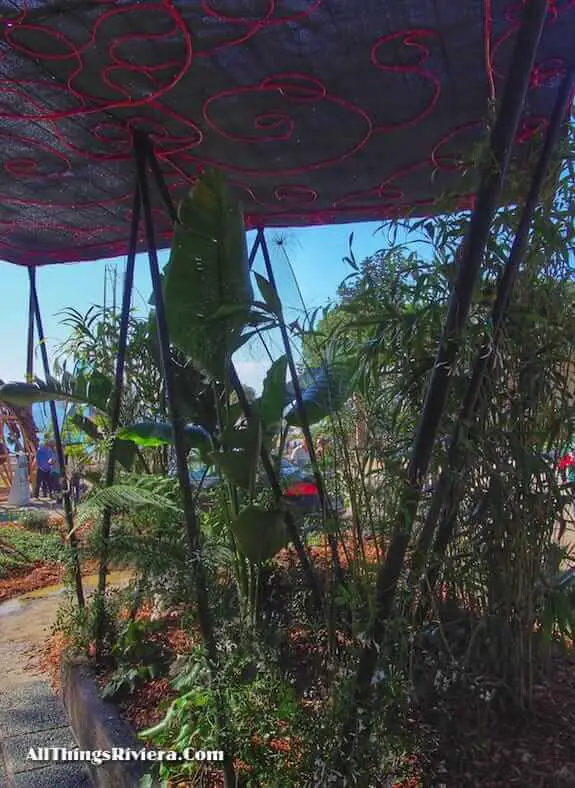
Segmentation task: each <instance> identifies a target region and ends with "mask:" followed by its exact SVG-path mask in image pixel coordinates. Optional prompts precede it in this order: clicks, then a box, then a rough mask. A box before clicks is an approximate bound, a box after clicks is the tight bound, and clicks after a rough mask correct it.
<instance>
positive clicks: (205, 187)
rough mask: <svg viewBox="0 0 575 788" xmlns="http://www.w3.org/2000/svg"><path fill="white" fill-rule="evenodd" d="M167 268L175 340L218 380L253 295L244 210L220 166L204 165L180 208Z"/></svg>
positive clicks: (167, 293)
mask: <svg viewBox="0 0 575 788" xmlns="http://www.w3.org/2000/svg"><path fill="white" fill-rule="evenodd" d="M179 219H180V222H181V223H180V224H177V225H176V227H175V228H174V238H173V243H172V250H171V255H170V261H169V263H168V266H167V267H166V269H165V299H166V312H167V316H168V322H169V326H170V333H171V337H172V340H173V342H174V344H175V345H177V347H178V348H180V350H182V351H183V352H184V353H186V355H188V356H189V357H190V358H191V359H192V360H193V361H194V363H195V364H196V365H197V366H198V367H199V368H200V369H201V370H202V371H205V372H206V373H208V374H209V375H210V376H212V377H214V378H216V379H217V380H224V378H225V373H226V370H227V365H228V362H229V360H230V359H231V356H232V354H233V353H234V351H235V350H236V349H237V347H238V346H239V344H240V341H241V339H240V338H241V334H242V331H243V329H244V327H245V325H246V322H247V320H248V316H249V313H250V308H251V305H252V301H253V293H252V288H251V282H250V272H249V264H248V254H247V246H246V237H245V230H244V222H243V215H242V211H241V208H240V206H239V204H238V203H237V202H235V201H233V200H232V199H231V197H230V195H229V193H228V189H227V186H226V183H225V180H224V177H223V176H222V175H221V173H219V172H215V171H211V170H210V171H206V172H205V173H204V174H203V175H202V176H201V178H200V179H199V180H198V182H197V183H196V185H195V186H194V188H193V189H192V190H191V192H190V193H189V195H188V196H187V197H186V198H185V199H184V200H183V202H182V203H181V205H180V209H179Z"/></svg>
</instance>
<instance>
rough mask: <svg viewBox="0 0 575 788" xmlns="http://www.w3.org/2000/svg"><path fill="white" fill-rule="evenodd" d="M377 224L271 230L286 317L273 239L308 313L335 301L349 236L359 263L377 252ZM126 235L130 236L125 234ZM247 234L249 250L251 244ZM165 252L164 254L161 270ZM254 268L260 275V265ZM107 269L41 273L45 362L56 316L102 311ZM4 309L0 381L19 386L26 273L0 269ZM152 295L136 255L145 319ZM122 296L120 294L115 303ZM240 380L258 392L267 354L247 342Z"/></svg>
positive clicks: (57, 333)
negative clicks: (74, 311)
mask: <svg viewBox="0 0 575 788" xmlns="http://www.w3.org/2000/svg"><path fill="white" fill-rule="evenodd" d="M379 227H380V225H379V224H378V223H363V224H355V225H336V226H330V227H313V228H305V229H293V230H292V229H289V230H282V231H274V230H270V231H269V232H268V233H267V238H268V242H269V243H270V251H271V255H272V262H273V265H274V271H275V275H276V278H277V281H278V287H279V289H280V295H281V297H282V300H283V303H284V308H285V309H286V316H287V318H288V319H289V320H295V319H296V318H297V317H298V316H301V313H302V307H301V302H300V299H299V296H298V293H297V288H296V286H295V282H294V278H293V276H292V273H291V271H290V267H289V265H288V263H287V261H286V258H285V255H284V254H283V252H282V251H281V249H280V248H279V247H278V245H277V244H276V243H274V240H275V239H277V238H278V237H280V238H282V239H284V246H285V249H286V251H287V253H288V256H289V259H290V262H291V264H292V266H293V270H294V273H295V276H296V278H297V281H298V283H299V287H300V289H301V291H302V293H303V296H304V299H305V302H306V306H307V308H308V309H310V308H313V307H316V306H321V305H323V304H325V303H326V302H327V301H328V300H329V299H330V298H333V297H334V296H335V293H336V290H337V287H338V285H339V283H340V282H341V281H342V279H343V278H344V277H345V276H347V275H348V274H349V273H350V270H351V269H350V268H349V267H348V266H347V265H346V264H345V263H344V262H343V260H342V258H343V256H344V255H345V254H347V248H348V238H349V234H350V233H351V232H352V231H353V233H354V243H353V248H354V252H355V256H356V258H357V259H358V260H361V259H363V258H364V257H366V256H367V255H369V254H371V253H373V252H374V251H376V250H377V249H379V248H381V247H382V246H383V244H384V236H383V235H382V234H381V233H378V232H377V231H378V228H379ZM126 231H127V230H126ZM252 237H253V235H252V233H249V235H248V243H249V242H251V240H252ZM166 259H167V252H164V253H162V254H161V257H160V262H161V264H162V265H163V264H164V263H165V261H166ZM107 262H108V265H109V266H110V267H115V268H117V270H118V281H121V278H122V273H123V270H124V266H125V263H126V260H125V258H119V259H116V260H111V261H107ZM255 269H256V270H258V271H261V272H263V264H262V261H261V260H259V259H258V260H257V262H256V265H255ZM104 270H105V262H104V261H96V262H92V263H78V264H76V265H52V266H47V267H42V268H40V269H39V270H38V275H37V287H38V296H39V300H40V307H41V309H42V315H43V320H44V326H45V332H46V338H47V347H48V352H49V354H50V356H52V355H53V353H54V352H55V350H56V348H57V346H58V344H59V343H60V342H61V341H62V340H64V339H65V338H66V328H65V327H64V326H62V325H60V320H61V317H59V316H58V312H60V311H61V310H62V309H64V308H65V307H67V306H73V307H75V308H76V309H78V310H79V311H80V312H86V311H87V310H88V309H89V307H90V306H92V305H93V304H101V303H102V302H103V295H104ZM0 282H1V283H2V286H1V293H2V305H1V308H0V339H1V343H0V378H1V379H3V380H23V379H24V376H25V371H26V333H27V314H28V274H27V271H26V269H25V268H23V267H20V266H16V265H11V264H9V263H6V262H0ZM150 293H151V283H150V277H149V273H148V266H147V258H145V257H144V256H140V257H139V259H138V261H137V266H136V277H135V296H134V307H135V308H136V309H138V310H140V311H141V313H142V315H143V314H145V313H146V312H147V300H148V298H149V295H150ZM119 298H120V290H119V287H118V299H119ZM271 350H272V354H273V355H274V356H277V355H279V354H280V352H281V350H280V348H279V346H278V344H277V340H275V339H273V341H272V347H271ZM236 362H237V367H238V372H239V374H240V377H241V379H242V381H243V382H244V383H245V384H247V385H249V386H252V387H253V388H255V389H256V390H258V391H259V389H260V386H261V381H262V379H263V376H264V375H265V371H266V369H267V367H268V363H269V362H268V361H267V355H266V353H265V351H264V350H263V348H262V347H261V344H258V343H255V342H254V343H252V344H251V345H250V346H248V347H247V348H246V349H245V350H242V351H241V354H240V355H239V356H238V357H237V358H236ZM40 369H41V368H40V356H39V352H38V347H37V346H36V374H37V375H38V377H43V375H42V374H41V371H40Z"/></svg>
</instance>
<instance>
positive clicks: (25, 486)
mask: <svg viewBox="0 0 575 788" xmlns="http://www.w3.org/2000/svg"><path fill="white" fill-rule="evenodd" d="M7 503H8V505H9V506H27V505H28V504H29V503H30V480H29V478H28V460H27V458H26V455H25V454H18V455H17V456H16V471H15V473H14V479H13V481H12V488H11V490H10V495H9V496H8V501H7Z"/></svg>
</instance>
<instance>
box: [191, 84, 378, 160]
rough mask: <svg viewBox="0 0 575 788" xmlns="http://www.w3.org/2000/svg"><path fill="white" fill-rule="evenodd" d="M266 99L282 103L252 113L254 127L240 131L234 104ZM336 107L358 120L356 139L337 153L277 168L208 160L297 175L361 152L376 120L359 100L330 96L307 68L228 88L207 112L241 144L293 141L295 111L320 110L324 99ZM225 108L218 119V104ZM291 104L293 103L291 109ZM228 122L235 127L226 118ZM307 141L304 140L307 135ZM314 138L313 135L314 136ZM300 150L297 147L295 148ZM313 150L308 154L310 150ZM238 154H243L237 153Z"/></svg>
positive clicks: (210, 121)
mask: <svg viewBox="0 0 575 788" xmlns="http://www.w3.org/2000/svg"><path fill="white" fill-rule="evenodd" d="M251 100H254V103H256V104H257V103H261V102H262V100H263V101H264V102H265V103H266V105H267V106H274V105H276V106H277V109H275V107H274V109H268V110H267V111H265V112H258V111H257V110H256V111H255V112H254V115H253V129H245V130H242V131H241V132H239V131H235V130H234V129H233V127H232V124H233V123H234V120H235V117H234V109H235V107H237V106H238V103H239V101H241V103H242V105H243V109H244V112H245V111H246V107H248V106H251V105H250V103H249V102H250V101H251ZM322 103H324V104H326V105H329V106H330V108H331V109H332V111H333V109H334V108H335V109H336V110H337V112H338V113H339V114H340V115H341V118H342V121H345V122H346V123H347V124H349V123H350V120H354V121H355V127H356V128H355V130H354V137H355V139H353V138H352V139H350V140H347V139H346V140H342V141H341V143H340V147H342V148H343V150H341V151H340V152H339V153H338V154H336V155H334V156H326V157H325V158H321V157H320V158H319V159H314V160H311V161H308V162H306V163H302V164H299V165H294V166H290V167H283V166H280V167H278V168H277V169H273V170H272V169H269V168H265V167H242V166H239V165H237V164H234V163H233V162H232V161H229V162H224V161H222V160H219V161H218V160H215V159H211V158H208V157H206V156H203V157H202V158H203V161H204V162H205V163H206V164H209V165H212V166H216V167H220V168H221V169H224V170H227V171H228V172H232V173H238V174H244V175H249V174H253V175H259V176H262V175H282V176H285V175H297V174H300V173H305V172H310V171H312V170H317V169H320V168H323V167H329V166H332V165H334V164H337V163H339V162H342V161H344V160H345V159H347V158H348V157H350V156H353V155H354V154H356V153H358V152H359V151H360V150H361V149H362V148H363V147H364V145H365V144H366V143H367V141H368V140H369V138H370V136H371V134H372V122H371V119H370V117H369V115H367V113H366V112H364V111H363V110H362V109H360V108H359V107H356V106H354V105H353V104H352V103H351V102H350V101H346V100H345V99H341V98H338V97H336V96H330V95H329V94H328V92H327V89H326V87H325V86H324V85H323V84H322V83H321V82H320V81H319V80H317V79H314V78H312V77H308V76H307V75H305V74H298V73H286V74H277V75H275V76H273V77H268V78H266V79H264V80H263V82H261V83H260V84H259V85H256V86H255V87H246V88H237V89H235V90H225V91H222V92H221V93H218V94H216V95H215V96H212V97H211V98H209V99H208V100H207V101H206V102H205V104H204V108H203V116H204V120H205V122H206V124H207V125H208V127H209V128H210V130H211V131H212V132H213V133H214V134H216V135H218V136H219V137H222V138H224V139H226V140H228V141H229V142H232V143H235V144H238V145H242V146H246V145H247V146H249V145H255V144H257V145H261V144H262V143H282V142H287V141H291V140H292V138H293V137H294V135H295V133H296V126H297V121H296V119H295V117H294V116H293V115H295V114H297V115H298V116H299V117H301V116H302V115H304V116H305V115H306V114H307V115H308V116H309V115H310V114H312V113H316V112H318V111H321V104H322ZM218 106H219V108H220V118H219V119H218V120H217V121H216V120H215V119H214V114H215V108H217V107H218ZM286 109H291V111H292V113H293V115H292V114H289V113H288V112H287V111H286ZM226 123H229V124H230V128H229V129H228V128H226V127H225V125H224V124H226ZM304 142H305V141H304ZM309 142H310V143H313V142H314V141H313V140H310V141H309ZM300 150H301V155H302V157H304V156H306V153H307V150H308V149H306V148H305V144H303V145H301V146H300ZM296 153H297V152H296V151H295V150H294V154H296ZM307 155H309V154H307ZM238 158H239V156H238Z"/></svg>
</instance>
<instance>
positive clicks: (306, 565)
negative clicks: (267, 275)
mask: <svg viewBox="0 0 575 788" xmlns="http://www.w3.org/2000/svg"><path fill="white" fill-rule="evenodd" d="M146 153H147V157H148V162H149V164H150V169H151V171H152V175H153V176H154V178H155V180H156V182H157V185H158V191H159V192H160V195H161V197H162V200H163V201H164V205H165V208H166V211H167V213H168V216H169V217H170V219H171V220H172V222H173V223H174V224H176V223H178V222H179V218H178V212H177V210H176V206H175V205H174V202H173V200H172V197H171V195H170V192H169V189H168V187H167V185H166V182H165V180H164V176H163V174H162V170H161V169H160V166H159V164H158V160H157V159H156V157H155V155H154V151H153V150H152V148H151V146H150V145H149V144H148V143H147V141H146ZM260 244H261V235H260V232H259V231H258V232H257V233H256V237H255V239H254V242H253V244H252V248H251V249H250V253H249V260H248V262H249V267H250V269H251V268H252V266H253V264H254V260H255V258H256V255H257V252H258V248H259V247H260ZM229 375H230V382H231V384H232V388H233V389H234V391H235V393H236V396H237V398H238V402H239V403H240V407H241V408H242V410H243V413H244V416H246V418H249V417H250V415H251V412H252V411H251V407H250V404H249V402H248V400H247V398H246V396H245V392H244V389H243V386H242V384H241V381H240V379H239V376H238V373H237V370H236V368H235V365H234V364H233V362H230V365H229ZM260 457H261V461H262V465H263V467H264V471H265V473H266V476H267V477H268V480H269V483H270V486H271V488H272V491H273V493H274V497H275V499H276V501H279V500H280V499H281V498H282V496H283V493H282V489H281V486H280V483H279V480H278V478H277V474H276V472H275V469H274V466H273V463H272V461H271V458H270V456H269V453H268V451H267V449H266V448H265V446H262V448H261V453H260ZM286 526H287V531H288V536H289V538H290V541H291V542H292V544H293V546H294V549H295V551H296V553H297V556H298V559H299V561H300V563H301V565H302V569H303V571H304V573H305V575H306V578H307V581H308V583H309V587H310V590H311V593H312V597H313V600H314V605H315V607H316V608H317V609H318V610H322V608H323V601H322V595H321V590H320V587H319V583H318V580H317V577H316V574H315V572H314V569H313V565H312V563H311V560H310V558H309V556H308V554H307V552H306V549H305V545H304V543H303V540H302V538H301V536H300V533H299V531H298V528H297V525H296V523H295V520H294V518H293V516H292V515H291V513H290V512H287V513H286Z"/></svg>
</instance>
